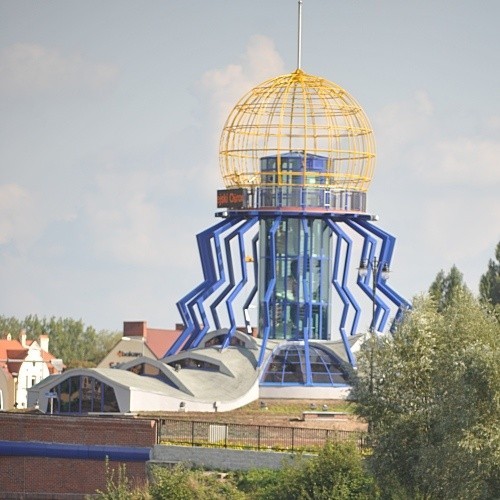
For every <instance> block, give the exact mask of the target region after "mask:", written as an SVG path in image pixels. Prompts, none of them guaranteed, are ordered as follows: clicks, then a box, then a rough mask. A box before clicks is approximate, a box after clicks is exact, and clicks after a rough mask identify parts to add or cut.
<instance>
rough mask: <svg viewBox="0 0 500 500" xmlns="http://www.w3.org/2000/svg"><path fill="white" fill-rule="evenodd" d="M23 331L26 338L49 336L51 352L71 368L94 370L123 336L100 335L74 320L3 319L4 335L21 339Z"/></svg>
mask: <svg viewBox="0 0 500 500" xmlns="http://www.w3.org/2000/svg"><path fill="white" fill-rule="evenodd" d="M21 330H25V331H26V337H27V338H28V339H30V340H36V339H37V338H38V337H39V336H40V335H42V334H46V335H48V336H49V339H50V344H49V350H50V352H51V353H52V354H53V355H54V356H55V357H56V358H61V359H62V360H63V362H64V364H65V365H66V367H67V368H76V367H93V366H96V365H97V364H98V363H99V361H101V359H103V358H104V356H105V355H106V354H107V353H108V352H109V351H110V349H111V348H112V347H113V345H114V344H116V342H117V341H118V338H119V337H120V335H121V334H120V333H119V332H109V331H107V330H101V331H100V332H97V331H96V330H95V328H93V327H91V326H85V324H84V323H83V321H82V320H81V319H80V320H74V319H71V318H56V317H54V316H53V317H51V318H50V319H47V318H45V317H44V318H39V317H38V316H36V315H29V316H26V318H24V320H18V319H16V318H12V317H11V318H9V317H4V316H0V334H1V335H2V336H3V337H5V336H6V335H7V334H8V333H10V334H11V335H12V338H17V336H18V335H19V332H20V331H21Z"/></svg>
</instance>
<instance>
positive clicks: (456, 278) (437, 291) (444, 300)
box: [429, 266, 470, 312]
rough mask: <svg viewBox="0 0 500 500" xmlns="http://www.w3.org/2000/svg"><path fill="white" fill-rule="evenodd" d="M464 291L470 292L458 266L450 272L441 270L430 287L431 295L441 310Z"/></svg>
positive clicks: (453, 267)
mask: <svg viewBox="0 0 500 500" xmlns="http://www.w3.org/2000/svg"><path fill="white" fill-rule="evenodd" d="M464 293H468V294H470V291H469V289H468V288H467V285H466V284H465V283H464V276H463V274H462V273H461V272H460V271H459V270H458V268H457V267H456V266H452V267H451V269H450V271H449V272H448V274H445V272H444V271H443V270H441V271H439V273H438V274H437V275H436V278H435V279H434V281H433V282H432V284H431V286H430V287H429V295H430V296H431V297H432V298H433V299H434V301H435V303H436V307H437V309H438V311H439V312H441V311H443V310H444V309H446V308H447V307H448V306H450V305H451V304H453V303H454V302H455V301H456V300H457V298H458V297H459V296H461V295H462V294H464Z"/></svg>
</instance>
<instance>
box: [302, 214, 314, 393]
mask: <svg viewBox="0 0 500 500" xmlns="http://www.w3.org/2000/svg"><path fill="white" fill-rule="evenodd" d="M301 223H302V231H303V232H304V247H303V255H302V290H303V292H304V308H306V307H307V311H304V313H305V314H304V320H305V321H306V324H305V325H303V340H304V357H305V367H306V385H312V375H311V356H310V355H309V339H310V338H311V327H312V303H311V294H310V293H309V292H310V289H309V287H310V285H311V284H310V283H308V281H311V280H308V279H307V270H308V269H309V276H311V274H312V269H311V262H310V260H311V259H310V252H309V238H310V234H309V224H308V223H307V220H306V219H305V217H302V219H301ZM299 297H300V295H299Z"/></svg>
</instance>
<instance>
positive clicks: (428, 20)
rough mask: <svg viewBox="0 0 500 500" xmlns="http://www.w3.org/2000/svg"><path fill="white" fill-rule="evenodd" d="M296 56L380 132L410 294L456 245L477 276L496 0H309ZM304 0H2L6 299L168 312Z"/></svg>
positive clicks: (486, 227)
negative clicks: (257, 91)
mask: <svg viewBox="0 0 500 500" xmlns="http://www.w3.org/2000/svg"><path fill="white" fill-rule="evenodd" d="M303 12H304V19H303V55H302V68H303V69H304V71H306V72H308V73H312V74H316V75H321V76H323V77H325V78H327V79H329V80H331V81H334V82H336V83H337V84H339V85H341V86H342V87H344V88H345V89H347V90H348V91H349V92H350V93H351V94H352V95H353V96H354V97H355V98H356V99H357V101H359V102H360V103H361V105H362V106H363V108H364V110H365V112H366V113H367V115H368V117H369V118H370V120H371V123H372V125H373V128H374V133H375V139H376V142H377V164H376V169H375V177H374V181H373V182H372V185H371V188H370V191H369V194H368V208H369V211H370V212H371V213H376V214H378V215H379V216H380V222H379V224H380V227H381V228H382V229H384V230H386V231H388V232H390V233H391V234H393V235H395V236H396V238H397V245H396V253H395V256H394V260H393V266H392V267H393V272H392V274H391V284H392V286H393V287H394V288H395V289H396V290H397V291H399V292H400V293H402V294H403V295H404V296H406V297H407V298H409V299H411V297H412V296H413V295H414V294H417V293H419V292H422V291H425V290H426V289H427V288H428V286H429V285H430V283H431V282H432V280H433V279H434V277H435V275H436V274H437V272H438V271H439V270H440V269H442V268H443V269H445V270H447V269H449V268H450V267H451V266H452V265H453V264H456V265H457V266H458V268H459V269H460V270H461V271H462V272H463V273H464V276H465V279H466V281H467V283H468V284H469V286H470V288H471V289H472V290H473V291H474V292H477V287H478V281H479V277H480V275H481V274H482V273H483V272H484V271H485V270H486V266H487V262H488V259H490V258H492V257H493V254H494V248H495V246H496V243H497V242H498V241H499V240H500V224H499V220H500V196H499V193H500V169H499V158H500V99H499V97H500V95H499V93H500V64H499V56H498V51H499V48H500V32H499V30H498V19H500V3H499V2H498V1H497V0H483V1H472V0H467V1H465V0H453V1H452V0H438V1H436V0H434V1H430V0H422V1H419V2H402V1H400V0H353V1H349V2H347V1H332V0H330V1H327V0H304V11H303ZM296 13H297V1H296V0H267V1H263V0H254V1H252V2H244V1H242V0H231V1H230V0H211V1H202V0H185V1H182V2H181V1H175V2H174V1H173V0H163V1H152V0H144V1H141V2H137V1H132V0H119V1H118V0H115V1H113V0H108V1H105V2H103V1H93V0H87V1H85V2H76V1H73V0H50V1H37V2H34V1H23V0H4V1H3V2H2V3H1V4H0V281H1V284H2V285H1V287H0V304H1V307H0V314H3V315H8V316H10V315H13V316H18V317H24V316H25V315H27V314H38V315H40V316H51V315H55V316H68V317H73V318H82V319H83V321H84V322H85V323H86V324H89V325H93V326H95V327H96V328H98V329H120V328H121V325H122V322H123V321H124V320H142V319H144V320H147V321H148V323H149V324H150V325H151V326H155V327H165V328H168V327H171V326H173V324H174V323H175V322H177V321H179V319H180V318H179V316H178V313H177V310H176V308H175V302H176V301H177V300H178V299H179V298H180V297H181V296H182V295H184V294H185V293H186V292H188V291H189V290H190V289H191V288H193V287H194V286H195V285H196V284H198V282H199V281H200V280H201V268H200V265H199V260H198V256H197V248H196V239H195V235H196V234H197V233H198V232H200V231H202V230H203V229H205V228H206V227H208V226H209V225H212V224H213V223H215V219H214V216H213V214H214V211H215V190H216V189H217V188H220V187H222V183H221V180H220V176H219V169H218V138H219V135H220V132H221V129H222V125H223V123H224V120H225V118H226V116H227V114H228V113H229V111H230V109H231V108H232V106H233V105H234V104H235V103H236V102H237V100H238V99H239V98H240V97H241V96H243V94H244V93H246V92H247V91H248V90H250V88H252V87H253V86H254V85H256V84H258V83H260V82H261V81H263V80H266V79H268V78H270V77H273V76H277V75H279V74H282V73H288V72H291V71H293V70H294V69H295V68H296Z"/></svg>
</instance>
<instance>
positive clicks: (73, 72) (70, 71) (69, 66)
mask: <svg viewBox="0 0 500 500" xmlns="http://www.w3.org/2000/svg"><path fill="white" fill-rule="evenodd" d="M0 74H1V75H2V78H1V80H0V90H2V91H4V92H8V93H14V94H26V93H40V92H42V93H47V92H49V93H50V92H59V91H61V90H63V89H85V88H87V89H90V90H98V89H101V88H103V87H104V86H106V85H108V84H109V83H111V82H112V81H114V80H115V79H116V77H117V74H118V68H117V67H116V66H115V65H112V64H106V63H96V62H92V61H88V60H86V59H85V58H84V57H83V56H82V55H81V54H77V53H74V54H68V55H66V54H62V53H60V52H59V51H58V50H55V49H49V48H46V47H43V46H42V45H38V44H33V43H17V44H14V45H10V46H8V47H6V48H4V49H3V50H2V51H1V52H0Z"/></svg>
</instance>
